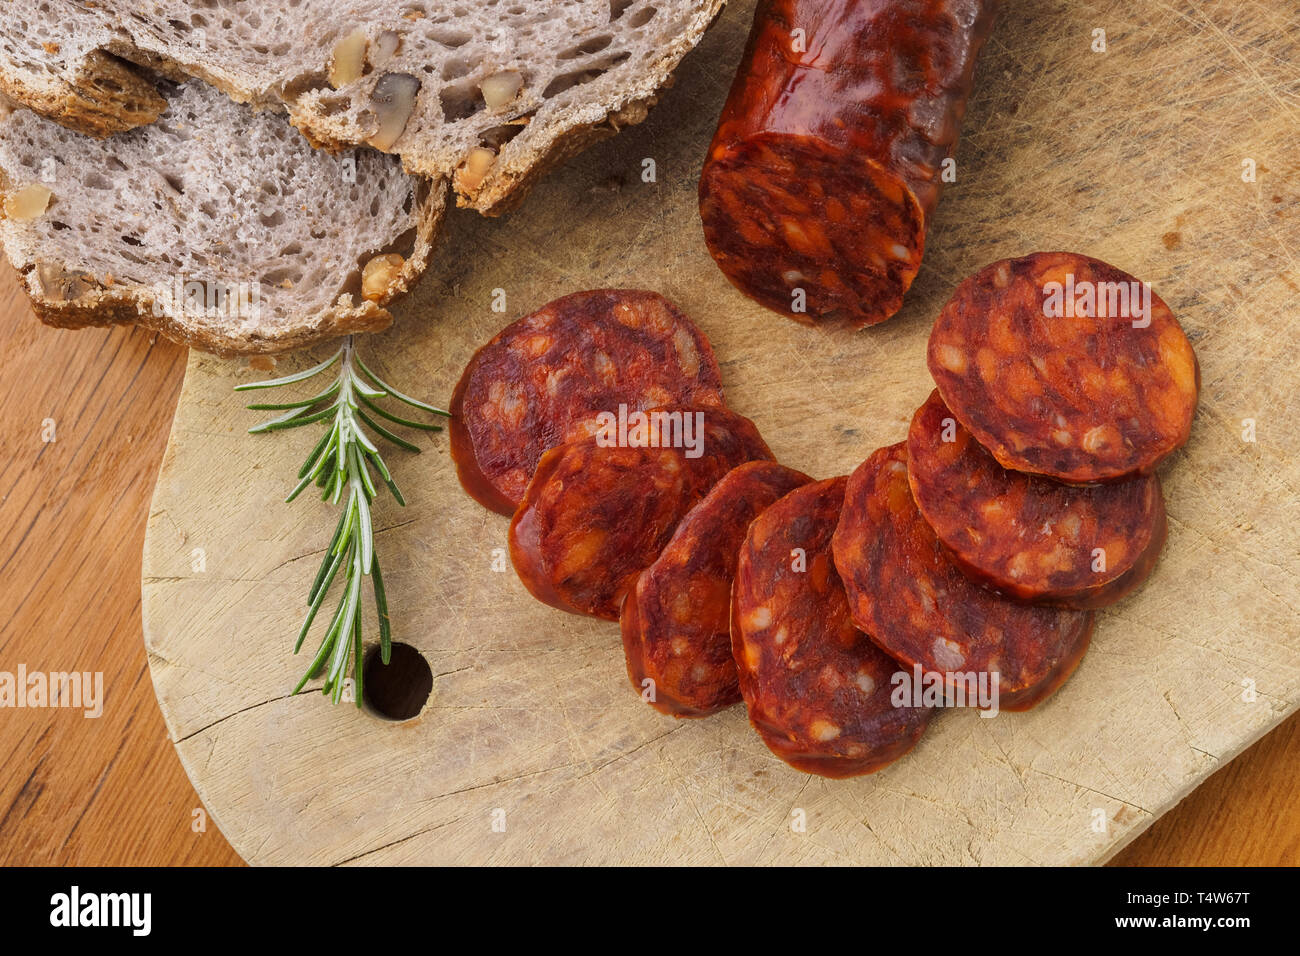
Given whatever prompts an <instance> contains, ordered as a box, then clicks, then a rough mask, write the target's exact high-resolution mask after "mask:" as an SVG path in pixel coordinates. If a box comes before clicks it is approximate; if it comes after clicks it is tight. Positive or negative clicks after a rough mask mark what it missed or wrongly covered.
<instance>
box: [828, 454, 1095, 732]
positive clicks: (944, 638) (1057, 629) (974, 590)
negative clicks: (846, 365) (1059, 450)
mask: <svg viewBox="0 0 1300 956" xmlns="http://www.w3.org/2000/svg"><path fill="white" fill-rule="evenodd" d="M905 445H906V443H905V442H899V443H898V444H896V445H890V446H888V447H886V448H880V449H877V450H876V451H875V452H874V453H873V454H872V455H871V456H870V457H869V458H868V459H867V460H866V461H864V462H863V463H862V464H861V465H859V466H858V467H857V468H856V469H855V470H854V472H853V474H852V475H850V476H849V482H848V488H847V490H846V491H845V495H844V511H843V513H842V514H841V516H840V523H839V526H838V527H837V528H836V529H835V537H834V540H833V549H834V554H835V566H836V568H837V569H838V570H839V573H840V575H841V577H842V578H843V580H844V587H845V589H846V590H847V592H848V596H849V609H850V612H851V614H852V616H853V622H854V623H855V624H856V625H857V626H858V627H860V628H862V629H863V630H864V631H866V632H867V633H868V634H870V635H871V638H872V640H874V641H875V642H876V643H877V644H878V645H880V647H881V648H883V649H884V650H885V651H886V652H887V653H888V654H890V655H891V656H893V657H894V658H896V659H898V660H900V661H902V662H904V663H905V664H907V665H908V666H909V667H914V668H915V667H919V668H920V669H921V670H922V671H924V672H926V673H940V674H943V675H944V682H945V684H946V686H947V687H948V688H949V689H950V690H951V691H953V692H956V691H958V690H961V691H962V692H963V693H965V688H969V687H970V686H971V683H970V682H971V681H972V680H975V681H979V680H981V678H982V680H983V681H984V682H986V686H991V685H992V675H993V674H994V673H997V674H998V680H997V688H998V706H999V707H1000V709H1002V710H1027V709H1029V708H1030V707H1032V706H1034V705H1035V704H1037V703H1038V702H1039V701H1041V700H1043V699H1044V698H1046V697H1048V696H1049V695H1050V694H1051V693H1052V692H1053V691H1054V690H1056V688H1057V687H1059V686H1060V685H1061V684H1063V683H1064V682H1065V680H1066V678H1067V677H1069V676H1070V674H1071V673H1072V672H1073V671H1074V668H1075V667H1076V666H1077V665H1078V663H1079V661H1080V659H1082V657H1083V652H1084V651H1085V650H1087V648H1088V641H1089V639H1090V638H1091V636H1092V627H1093V618H1094V614H1093V612H1092V611H1081V610H1071V609H1066V608H1055V607H1036V606H1033V605H1029V604H1020V603H1017V602H1014V601H1010V600H1007V599H1006V598H1003V597H1000V596H998V595H996V594H994V593H993V592H992V591H989V590H987V589H985V588H982V587H980V586H979V585H977V584H975V583H974V582H973V581H971V580H970V579H969V578H967V577H966V575H964V574H963V573H962V572H961V571H959V570H958V569H957V568H956V567H955V566H954V565H953V563H952V562H951V561H949V560H948V556H947V554H945V552H944V550H943V546H942V545H940V543H939V539H938V538H936V537H935V534H934V532H933V531H932V530H931V529H930V526H929V525H928V524H926V522H925V519H924V518H922V517H921V513H920V512H919V511H918V510H917V508H916V503H915V502H914V501H913V500H912V492H911V490H910V488H909V487H908V480H907V449H906V447H905Z"/></svg>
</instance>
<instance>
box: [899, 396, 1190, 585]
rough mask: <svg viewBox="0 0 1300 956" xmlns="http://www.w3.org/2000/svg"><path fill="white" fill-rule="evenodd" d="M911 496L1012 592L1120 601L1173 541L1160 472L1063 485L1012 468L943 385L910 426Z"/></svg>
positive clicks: (980, 569) (988, 580)
mask: <svg viewBox="0 0 1300 956" xmlns="http://www.w3.org/2000/svg"><path fill="white" fill-rule="evenodd" d="M907 478H908V482H909V483H910V486H911V489H912V497H913V499H914V500H915V501H916V506H917V508H918V509H919V510H920V512H921V515H922V517H924V518H925V520H926V523H927V524H929V525H930V527H931V528H932V529H934V533H935V535H936V536H937V537H938V538H939V541H940V543H941V544H943V546H944V549H945V550H946V551H947V553H948V556H949V557H950V558H952V560H953V562H954V563H955V564H956V565H957V566H958V567H959V568H961V569H962V570H963V571H965V572H966V574H967V575H968V576H970V577H972V578H974V579H975V580H977V581H980V582H983V583H984V584H987V585H988V586H990V587H992V588H994V589H996V590H997V591H999V592H1001V593H1002V594H1005V595H1007V596H1008V597H1013V598H1017V599H1019V600H1022V601H1031V602H1034V603H1045V604H1057V605H1061V606H1064V607H1075V608H1096V607H1104V606H1105V605H1107V604H1114V603H1115V602H1116V601H1118V600H1119V599H1120V598H1122V597H1123V596H1124V595H1126V594H1128V593H1129V592H1130V591H1132V590H1133V589H1134V588H1135V587H1137V586H1138V585H1139V584H1141V583H1142V582H1143V581H1144V580H1146V578H1147V575H1149V574H1150V573H1151V569H1152V568H1153V567H1154V566H1155V563H1156V559H1157V558H1158V557H1159V556H1160V549H1161V548H1162V547H1163V545H1164V540H1165V531H1166V524H1165V504H1164V498H1163V496H1162V495H1161V493H1160V479H1159V478H1157V477H1156V476H1155V475H1137V476H1134V477H1133V478H1129V479H1126V480H1124V481H1117V482H1111V483H1109V484H1105V485H1087V486H1078V485H1064V484H1061V483H1060V482H1056V481H1052V480H1051V479H1049V478H1039V477H1037V476H1034V475H1026V474H1024V473H1023V472H1018V471H1007V469H1005V468H1003V467H1002V466H1001V465H999V464H998V463H997V461H995V460H994V458H993V456H992V455H990V454H989V453H988V452H987V451H986V450H985V449H984V447H983V446H982V445H980V444H979V443H978V442H977V441H975V439H974V438H972V437H971V434H970V432H968V431H967V430H966V429H964V428H962V426H961V425H960V424H959V423H958V422H957V420H956V419H955V418H953V417H952V414H951V413H950V412H949V411H948V407H947V406H946V405H944V403H943V399H942V398H940V397H939V392H938V390H937V389H936V390H935V391H934V392H932V393H931V395H930V398H929V399H928V400H927V401H926V403H925V404H924V405H922V406H921V407H920V408H919V409H917V412H916V415H915V416H914V417H913V418H912V426H911V428H910V429H909V430H908V433H907Z"/></svg>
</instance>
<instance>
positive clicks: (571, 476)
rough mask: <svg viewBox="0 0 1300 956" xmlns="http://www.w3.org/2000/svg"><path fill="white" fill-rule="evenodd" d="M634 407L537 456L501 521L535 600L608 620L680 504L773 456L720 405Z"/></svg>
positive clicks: (676, 517)
mask: <svg viewBox="0 0 1300 956" xmlns="http://www.w3.org/2000/svg"><path fill="white" fill-rule="evenodd" d="M640 414H642V417H641V418H640V419H638V420H637V421H638V424H636V425H635V426H630V427H628V428H627V429H626V434H625V435H624V434H623V430H622V429H621V428H620V431H619V433H618V434H612V433H611V434H607V433H606V432H605V431H603V430H602V431H598V432H596V433H595V434H593V435H591V436H589V437H587V438H580V439H577V440H576V441H571V442H566V443H564V444H562V445H558V446H556V447H555V448H552V449H551V450H550V451H548V452H546V454H544V455H543V456H542V459H541V461H540V462H538V465H537V469H536V471H535V472H534V474H533V478H532V480H531V481H530V482H529V483H528V488H527V490H526V491H525V493H524V499H523V501H522V502H520V505H519V509H518V510H517V511H516V512H515V516H514V519H513V520H512V521H511V522H510V558H511V561H512V562H513V564H514V567H515V571H516V572H518V574H519V578H520V580H521V581H523V583H524V586H525V587H527V588H528V590H529V591H530V592H531V593H532V595H533V596H534V597H536V598H537V599H538V600H539V601H542V602H543V603H545V604H549V605H551V606H552V607H557V608H560V609H561V610H564V611H571V612H573V613H575V614H588V615H591V616H593V617H600V618H605V619H606V620H611V621H617V620H618V616H619V610H620V607H621V605H622V603H623V597H624V596H625V595H626V593H627V590H628V588H630V587H631V586H632V584H633V583H634V582H635V581H636V577H637V575H638V574H640V573H641V572H642V571H643V570H645V569H646V568H647V567H649V566H650V565H651V564H652V563H653V562H654V560H655V558H657V557H658V556H659V552H661V551H662V550H663V549H664V546H665V545H666V544H667V543H668V540H669V539H670V538H671V537H672V534H673V531H674V530H676V528H677V525H678V523H679V522H680V521H681V520H682V518H683V517H685V515H686V513H687V512H689V511H690V510H691V508H693V507H694V506H695V505H696V504H697V503H698V502H700V501H701V500H702V499H703V498H704V496H705V495H706V494H708V492H709V489H710V488H712V487H713V486H714V485H715V484H717V483H718V481H719V480H720V479H721V478H722V476H723V475H725V474H726V473H727V472H729V471H730V470H731V469H732V468H735V467H736V466H737V465H742V464H744V463H745V462H747V461H755V460H769V461H770V460H771V459H772V452H771V450H770V449H768V447H767V445H766V443H764V441H763V439H762V437H761V436H760V435H759V433H758V429H756V428H755V427H754V423H753V422H751V421H750V420H749V419H748V418H744V417H742V416H740V415H737V414H736V413H735V412H732V411H729V410H727V409H725V408H722V407H720V406H717V405H705V406H682V407H677V406H674V407H670V408H663V409H652V410H651V411H649V412H645V413H640ZM640 423H649V424H648V426H646V427H644V428H642V427H641V424H640ZM634 429H635V430H634Z"/></svg>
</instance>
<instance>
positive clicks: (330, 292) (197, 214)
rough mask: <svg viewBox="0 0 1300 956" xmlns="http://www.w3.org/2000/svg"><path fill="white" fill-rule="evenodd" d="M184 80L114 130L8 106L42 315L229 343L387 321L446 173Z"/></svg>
mask: <svg viewBox="0 0 1300 956" xmlns="http://www.w3.org/2000/svg"><path fill="white" fill-rule="evenodd" d="M170 92H171V95H170V98H169V103H168V107H167V110H166V112H164V113H163V114H162V115H161V116H160V117H159V119H158V120H157V121H156V122H154V123H153V124H151V125H149V126H144V127H140V128H138V129H134V130H131V131H129V132H126V133H120V134H118V135H116V136H112V137H108V138H105V139H92V138H90V137H87V136H83V135H81V134H79V133H75V132H72V131H70V130H68V129H66V128H64V127H62V126H59V125H56V124H55V123H53V122H50V121H49V120H47V119H45V118H43V117H41V116H38V115H37V114H35V113H33V112H30V111H28V110H23V109H20V110H9V111H7V115H4V116H3V117H0V191H2V192H3V212H4V216H3V218H0V241H2V242H3V244H4V248H5V251H6V253H7V254H8V256H9V259H10V261H11V262H12V263H13V264H14V266H15V267H16V268H17V269H18V271H19V273H20V274H21V276H22V281H23V283H24V285H25V287H26V290H27V292H28V294H29V296H30V297H31V300H32V305H33V307H34V308H35V310H36V313H37V315H39V316H40V317H41V319H42V320H43V321H45V322H46V323H48V324H50V325H56V326H63V327H69V328H75V327H80V326H86V325H109V324H113V323H119V322H121V323H136V324H140V325H144V326H147V327H149V328H153V329H156V330H157V331H159V332H161V333H163V334H164V335H166V336H167V337H168V338H172V339H176V340H178V341H182V342H186V343H188V344H190V345H192V346H194V347H196V348H199V349H202V350H204V351H210V352H215V353H217V354H221V355H230V354H235V353H244V352H274V351H282V350H285V349H290V348H297V347H299V346H302V345H306V344H309V343H311V342H313V341H316V340H318V339H321V338H327V337H330V336H336V335H342V334H345V333H350V332H359V331H370V330H376V329H382V328H384V327H385V326H387V325H388V324H389V323H390V322H391V321H392V316H391V315H390V314H389V312H388V311H387V310H386V309H385V308H384V305H385V304H386V303H387V302H388V301H389V300H390V299H391V298H392V297H393V296H395V295H397V294H399V293H400V292H404V291H406V289H407V288H408V286H410V285H411V284H412V283H413V282H414V281H415V280H416V279H417V278H418V277H419V275H420V274H421V272H422V271H423V270H424V267H425V265H426V264H427V261H428V257H429V252H430V248H431V244H432V240H433V236H434V232H435V230H436V228H437V225H438V221H439V219H440V217H441V214H442V211H443V206H444V203H445V197H446V188H445V183H439V184H435V185H434V186H433V187H431V186H430V185H429V184H427V183H420V182H417V181H416V180H413V179H412V178H411V177H410V176H408V175H407V174H406V173H404V172H403V171H402V168H401V165H400V164H399V163H398V162H397V160H396V159H394V158H392V157H389V156H384V155H383V154H381V153H378V152H375V151H374V150H370V149H364V148H363V149H359V150H355V151H349V152H346V153H343V154H341V155H338V156H331V155H329V154H327V153H322V152H320V151H318V150H314V149H312V148H311V147H310V145H309V144H308V143H307V141H306V140H304V139H303V138H302V137H301V136H300V135H298V133H297V132H295V131H294V130H293V129H292V127H290V126H289V124H288V123H286V122H285V120H284V117H283V116H281V115H278V114H275V113H255V112H254V111H252V110H250V109H248V108H247V107H243V106H239V105H237V104H235V103H233V102H232V101H231V100H230V99H229V98H227V97H226V96H224V95H222V94H221V93H220V92H218V91H216V90H214V89H213V88H212V87H210V86H207V85H206V84H203V83H200V82H198V81H191V82H188V83H186V84H184V85H182V86H179V87H175V88H173V89H172V90H171V91H170ZM399 257H400V258H399ZM372 261H373V262H374V265H372V266H369V268H367V266H368V264H369V263H371V262H372ZM363 271H364V272H365V273H366V275H365V289H364V294H363V288H362V286H363V278H362V276H363Z"/></svg>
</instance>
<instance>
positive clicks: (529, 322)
mask: <svg viewBox="0 0 1300 956" xmlns="http://www.w3.org/2000/svg"><path fill="white" fill-rule="evenodd" d="M721 404H722V381H721V377H720V375H719V373H718V363H717V360H716V359H715V358H714V357H713V348H712V347H711V346H710V345H709V341H708V339H707V338H705V336H704V334H703V333H702V332H700V330H699V329H698V328H696V327H695V325H694V323H692V322H691V321H690V319H688V318H687V317H686V316H685V315H683V314H682V312H681V311H680V310H679V309H678V308H677V307H676V306H674V305H673V304H672V303H671V302H669V301H668V300H667V299H665V298H664V297H663V296H661V295H658V294H656V293H654V292H645V291H641V290H636V289H597V290H595V291H591V292H575V293H573V294H572V295H566V296H564V297H563V298H560V299H556V300H555V301H554V302H550V303H548V304H547V305H544V306H542V307H541V308H540V309H538V310H537V311H536V312H533V313H532V314H531V315H527V316H525V317H524V318H522V319H520V320H519V321H517V322H514V323H512V324H511V325H508V326H506V327H505V328H504V329H502V330H501V331H500V332H499V333H497V335H496V336H495V337H494V338H493V339H492V340H491V341H490V342H488V343H487V344H486V345H484V346H483V347H482V348H481V349H479V350H478V351H477V352H476V353H474V357H473V358H472V359H470V361H469V364H468V365H467V366H466V367H465V371H464V373H463V374H462V375H461V377H460V381H459V383H457V385H456V390H455V392H454V393H453V395H452V399H451V414H452V417H451V429H450V430H451V436H450V437H451V455H452V459H453V460H454V461H455V463H456V473H457V476H458V477H459V478H460V483H461V486H462V487H464V489H465V490H466V491H467V492H469V494H470V495H471V496H472V497H473V498H474V499H475V500H476V501H478V502H480V503H481V504H483V505H484V506H485V507H488V508H490V509H492V510H493V511H498V512H500V513H502V514H506V515H509V514H513V513H514V510H515V508H516V507H518V505H519V502H520V500H521V499H522V498H523V495H524V488H525V487H527V485H528V479H529V478H531V477H532V474H533V470H534V469H535V468H536V467H537V462H538V460H539V459H540V458H541V457H542V453H543V452H545V451H546V450H547V449H548V448H552V447H554V446H556V445H559V444H561V443H563V442H566V441H570V440H572V439H574V438H579V437H582V436H583V435H585V434H588V433H589V432H590V430H591V429H592V421H593V418H594V416H595V415H597V414H598V413H600V412H605V411H608V412H617V410H618V408H619V406H620V405H623V406H626V407H627V408H628V409H629V410H631V411H643V410H645V409H649V408H654V407H657V406H662V405H721Z"/></svg>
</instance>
